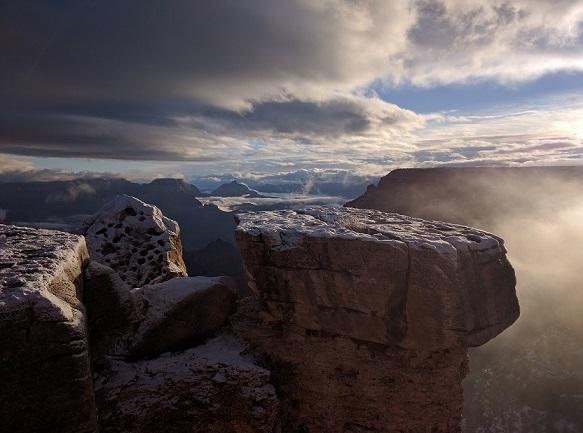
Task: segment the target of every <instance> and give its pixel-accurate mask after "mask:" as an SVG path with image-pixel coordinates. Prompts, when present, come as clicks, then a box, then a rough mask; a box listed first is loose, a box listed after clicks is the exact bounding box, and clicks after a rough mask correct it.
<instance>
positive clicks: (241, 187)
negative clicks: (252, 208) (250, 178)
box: [210, 180, 266, 198]
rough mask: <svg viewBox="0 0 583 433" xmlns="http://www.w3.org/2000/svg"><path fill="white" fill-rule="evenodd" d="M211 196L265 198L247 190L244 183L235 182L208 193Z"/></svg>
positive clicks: (256, 192) (252, 190) (254, 191)
mask: <svg viewBox="0 0 583 433" xmlns="http://www.w3.org/2000/svg"><path fill="white" fill-rule="evenodd" d="M210 195H211V196H215V197H248V198H266V197H265V196H263V195H261V194H260V193H259V192H258V191H256V190H254V189H251V188H249V187H248V186H247V185H245V184H244V183H241V182H238V181H236V180H234V181H232V182H230V183H224V184H222V185H221V186H219V187H218V188H217V189H215V190H214V191H213V192H211V193H210Z"/></svg>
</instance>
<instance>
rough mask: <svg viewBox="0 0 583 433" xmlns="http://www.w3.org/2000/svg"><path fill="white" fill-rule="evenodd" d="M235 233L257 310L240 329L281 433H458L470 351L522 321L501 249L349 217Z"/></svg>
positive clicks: (262, 222) (282, 219) (455, 230)
mask: <svg viewBox="0 0 583 433" xmlns="http://www.w3.org/2000/svg"><path fill="white" fill-rule="evenodd" d="M238 220H239V221H238V227H237V230H236V240H237V243H238V245H239V248H240V250H241V254H242V256H243V260H244V265H245V269H246V272H247V279H248V283H249V286H250V288H251V289H252V290H253V291H254V294H255V295H256V302H255V303H254V305H255V307H254V308H251V309H250V310H249V313H248V319H247V320H245V321H239V322H235V323H239V324H238V325H237V326H238V331H237V332H238V333H239V335H241V336H243V337H244V338H245V339H247V340H248V341H250V342H251V344H252V345H253V347H256V348H257V350H258V351H259V352H260V353H262V354H263V356H265V357H266V358H267V359H269V361H270V365H273V366H274V368H275V370H274V371H278V374H277V375H275V376H274V381H275V385H276V387H277V388H278V390H279V391H280V403H281V408H282V409H281V410H282V427H283V431H317V432H320V433H336V432H339V431H371V432H372V431H375V432H377V431H387V432H393V431H411V432H418V431H419V432H420V431H432V432H436V433H452V432H460V431H461V420H462V407H463V389H462V379H463V377H464V376H465V375H466V374H467V348H468V347H469V346H477V345H481V344H484V343H485V342H486V341H488V340H490V339H491V338H493V337H495V336H496V335H498V334H499V333H500V332H502V331H503V330H504V329H505V328H507V327H508V326H510V325H511V324H512V323H513V322H514V321H515V320H516V319H517V317H518V315H519V308H518V301H517V298H516V293H515V283H516V281H515V276H514V271H513V269H512V266H511V265H510V263H509V262H508V260H507V257H506V249H505V248H504V242H503V240H502V239H500V238H498V237H497V236H494V235H492V234H489V233H486V232H483V231H480V230H476V229H473V228H469V227H464V226H459V225H454V224H447V223H442V222H437V221H424V220H421V219H417V218H411V217H407V216H403V215H398V214H389V213H383V212H378V211H372V210H361V209H350V208H333V207H308V208H304V209H301V210H282V211H272V212H258V213H248V214H239V215H238ZM240 310H241V307H240ZM241 314H242V313H241ZM330 413H332V414H334V416H333V417H330V416H328V415H329V414H330Z"/></svg>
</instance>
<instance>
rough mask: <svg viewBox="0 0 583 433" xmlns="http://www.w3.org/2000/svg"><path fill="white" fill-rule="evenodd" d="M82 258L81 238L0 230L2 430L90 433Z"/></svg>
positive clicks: (2, 227)
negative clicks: (82, 301) (82, 300)
mask: <svg viewBox="0 0 583 433" xmlns="http://www.w3.org/2000/svg"><path fill="white" fill-rule="evenodd" d="M87 258H88V253H87V249H86V246H85V242H84V240H83V238H82V237H80V236H77V235H72V234H68V233H62V232H57V231H49V230H39V229H32V228H25V227H16V226H10V225H0V383H2V386H1V387H0V420H2V427H1V429H2V431H10V432H30V431H43V432H63V431H67V432H79V433H81V432H83V433H84V432H87V433H89V432H94V431H95V406H94V403H93V400H94V398H93V387H92V382H91V374H90V366H89V355H88V338H87V332H86V325H85V312H84V308H83V305H82V304H81V301H80V298H81V296H82V293H81V291H82V287H83V285H82V278H83V276H82V275H83V274H82V273H83V266H84V265H85V263H86V262H87ZM31 414H34V416H31Z"/></svg>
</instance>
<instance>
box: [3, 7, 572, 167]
mask: <svg viewBox="0 0 583 433" xmlns="http://www.w3.org/2000/svg"><path fill="white" fill-rule="evenodd" d="M0 53H2V55H1V56H0V63H1V65H0V66H1V68H0V78H1V80H0V99H1V100H2V105H1V107H0V174H3V175H4V177H3V178H9V177H10V176H14V177H15V178H22V175H23V173H24V174H26V175H27V176H28V177H29V178H38V179H49V178H58V177H63V176H71V174H70V173H71V172H74V173H78V174H80V175H89V174H95V173H98V174H99V175H103V174H105V175H123V176H125V177H128V178H132V179H149V178H154V177H160V176H172V177H185V178H187V179H192V178H195V177H197V176H204V175H224V174H226V173H229V174H232V175H233V176H235V177H237V176H240V177H250V176H251V177H253V176H255V177H261V176H269V177H270V178H273V177H274V176H275V177H277V176H278V175H281V176H286V175H289V173H294V172H297V171H302V170H304V171H305V170H307V171H315V172H320V173H328V172H329V173H333V174H334V176H337V175H338V173H342V172H347V173H353V174H358V175H363V176H380V175H383V174H386V173H387V172H388V171H390V170H391V169H393V168H397V167H432V166H442V165H454V166H471V165H581V164H582V162H583V0H552V1H551V0H500V1H498V0H491V1H486V0H400V1H386V0H378V1H375V0H246V1H244V2H242V1H240V0H221V1H213V2H205V1H193V0H122V1H113V0H52V1H50V2H47V1H44V0H20V1H8V0H6V1H2V0H0ZM19 176H20V177H19Z"/></svg>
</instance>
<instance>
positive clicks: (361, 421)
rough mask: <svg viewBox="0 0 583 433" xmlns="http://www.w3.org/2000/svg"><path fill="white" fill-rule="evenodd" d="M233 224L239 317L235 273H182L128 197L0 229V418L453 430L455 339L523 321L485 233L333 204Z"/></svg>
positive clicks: (151, 429)
mask: <svg viewBox="0 0 583 433" xmlns="http://www.w3.org/2000/svg"><path fill="white" fill-rule="evenodd" d="M238 223H239V225H238V229H237V233H236V238H237V242H238V245H239V247H240V250H241V252H242V255H243V257H244V259H245V267H246V271H247V277H248V282H249V285H250V287H251V289H252V291H253V296H251V297H248V298H246V299H245V300H241V301H240V302H239V304H238V310H237V312H236V313H235V314H234V315H232V313H233V310H234V309H235V307H236V306H237V295H236V290H235V287H234V283H233V281H232V280H230V279H229V278H225V277H188V276H186V272H185V270H184V266H183V263H182V258H181V250H180V239H179V233H180V232H179V228H178V225H177V224H176V223H175V222H174V221H172V220H169V219H167V218H165V217H164V216H163V215H162V213H161V212H160V211H159V209H157V208H156V207H154V206H150V205H147V204H145V203H143V202H141V201H140V200H137V199H135V198H133V197H128V196H122V197H118V198H117V199H115V200H114V201H113V202H112V203H109V204H107V205H106V206H104V208H102V209H101V210H100V211H99V212H98V213H97V214H96V215H95V216H93V217H92V218H90V219H89V221H88V224H87V225H86V230H85V238H83V237H81V236H77V235H71V234H66V233H61V232H56V231H46V230H38V229H25V228H19V227H14V226H5V225H0V331H2V332H0V356H1V358H0V379H1V380H2V384H3V386H2V388H1V389H0V397H1V398H0V425H1V426H2V430H3V431H4V429H6V431H10V432H23V433H24V432H35V433H57V432H59V433H70V432H71V433H93V432H96V431H97V430H99V431H100V432H102V433H155V432H156V433H157V432H160V431H164V432H169V433H187V432H188V433H219V432H220V433H278V432H282V431H283V432H285V433H300V432H302V433H310V432H311V433H332V432H334V433H341V432H343V433H349V432H352V433H356V432H360V433H361V432H368V433H370V432H409V433H417V432H419V433H421V432H424V433H425V432H427V431H431V432H435V433H446V432H448V433H449V432H459V431H460V422H461V411H462V404H463V395H462V388H461V380H462V378H463V377H464V375H465V374H466V373H467V348H468V347H470V346H477V345H481V344H484V343H485V342H486V341H488V340H490V339H491V338H494V337H495V336H496V335H497V334H499V333H500V332H502V331H503V330H504V329H505V328H506V327H508V326H509V325H510V324H512V322H513V321H514V320H516V318H517V317H518V303H517V300H516V295H515V291H514V285H515V278H514V272H513V269H512V267H511V266H510V264H509V262H508V260H507V259H506V250H505V248H504V242H503V241H502V240H501V239H500V238H498V237H496V236H494V235H492V234H489V233H486V232H483V231H480V230H476V229H471V228H468V227H464V226H458V225H453V224H446V223H440V222H434V221H424V220H420V219H416V218H410V217H405V216H401V215H397V214H387V213H383V212H378V211H368V210H356V209H346V208H329V207H312V208H306V209H304V210H298V211H291V210H287V211H274V212H259V213H249V214H242V215H241V216H240V218H239V221H238ZM86 245H88V246H89V248H87V247H86ZM144 253H145V254H144ZM150 255H151V257H150ZM142 258H144V260H143V262H140V261H138V260H140V259H142ZM86 311H87V312H86ZM86 322H87V325H86ZM91 373H93V374H91ZM92 379H93V380H92ZM23 390H25V391H26V392H23ZM94 391H95V392H94ZM96 415H97V416H96Z"/></svg>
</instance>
